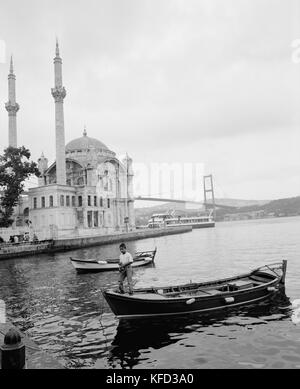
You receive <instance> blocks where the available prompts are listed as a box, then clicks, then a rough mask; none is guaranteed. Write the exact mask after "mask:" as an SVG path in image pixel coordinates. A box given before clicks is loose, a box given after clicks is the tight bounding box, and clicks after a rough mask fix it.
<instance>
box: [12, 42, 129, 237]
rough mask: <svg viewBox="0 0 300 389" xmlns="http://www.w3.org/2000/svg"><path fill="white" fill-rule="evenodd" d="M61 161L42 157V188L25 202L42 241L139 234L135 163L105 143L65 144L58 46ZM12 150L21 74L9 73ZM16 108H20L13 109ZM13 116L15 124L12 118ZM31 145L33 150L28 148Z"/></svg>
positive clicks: (56, 67) (57, 124)
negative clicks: (16, 87) (136, 228)
mask: <svg viewBox="0 0 300 389" xmlns="http://www.w3.org/2000/svg"><path fill="white" fill-rule="evenodd" d="M54 70H55V86H54V88H53V89H52V96H53V98H54V101H55V135H56V161H55V162H54V163H52V164H51V165H50V166H48V160H47V158H45V156H44V155H43V154H42V156H41V157H40V158H39V160H38V165H39V170H40V172H41V177H40V178H39V180H38V187H35V188H31V189H29V193H28V196H27V198H25V199H24V197H23V200H22V201H23V205H22V209H23V210H24V214H25V215H24V220H29V221H30V225H31V231H34V232H36V234H37V235H38V236H39V235H40V236H39V238H40V239H43V238H51V237H62V236H70V237H71V236H88V235H102V234H107V233H114V232H121V231H124V232H125V231H132V230H133V229H135V217H134V198H133V171H132V160H131V158H129V157H128V156H127V155H126V157H124V159H122V160H119V159H118V158H117V157H116V154H115V153H114V152H113V151H111V150H110V149H109V148H108V147H107V146H106V145H105V144H104V143H102V142H101V141H99V140H97V139H94V138H90V137H89V136H88V135H87V131H86V129H84V132H83V136H82V137H80V138H78V139H74V140H72V141H71V142H69V143H68V144H67V145H65V131H64V106H63V104H64V99H65V97H66V90H65V88H64V87H63V82H62V60H61V58H60V54H59V47H58V43H56V56H55V58H54ZM9 96H11V98H10V100H9V101H10V102H9V103H7V105H6V108H7V110H8V108H9V110H8V111H9V115H10V117H9V134H10V137H9V139H10V145H11V146H14V147H16V146H17V131H16V113H17V111H18V109H19V106H18V105H17V103H16V100H15V75H14V73H13V68H12V63H11V69H10V74H9ZM13 108H14V109H13ZM11 115H13V120H12V116H11ZM28 146H30V145H28Z"/></svg>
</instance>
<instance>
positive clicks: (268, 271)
mask: <svg viewBox="0 0 300 389" xmlns="http://www.w3.org/2000/svg"><path fill="white" fill-rule="evenodd" d="M286 266H287V261H282V262H280V263H275V264H271V265H265V266H262V267H260V268H258V269H255V270H253V271H251V272H249V273H247V274H242V275H240V276H236V277H232V278H226V279H221V280H216V281H210V282H202V283H189V284H185V285H176V286H166V287H151V288H142V289H134V293H133V295H128V294H120V293H119V292H118V290H106V291H103V295H104V297H105V299H106V301H107V302H108V304H109V306H110V308H111V310H112V311H113V313H114V314H115V315H116V316H117V317H118V318H127V319H128V318H140V317H153V316H167V315H182V314H188V313H195V312H211V311H217V310H220V309H225V308H228V307H239V306H243V305H247V304H253V303H259V302H260V301H262V300H264V299H267V298H269V297H271V296H272V295H274V294H275V293H276V292H277V291H278V290H279V289H280V286H284V283H285V273H286Z"/></svg>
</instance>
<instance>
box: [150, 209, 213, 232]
mask: <svg viewBox="0 0 300 389" xmlns="http://www.w3.org/2000/svg"><path fill="white" fill-rule="evenodd" d="M179 226H180V227H182V226H191V227H193V228H211V227H215V221H214V218H213V215H212V212H210V213H209V214H206V215H202V216H189V217H184V216H176V217H175V216H174V215H172V214H170V213H156V214H153V215H152V217H151V218H150V219H149V221H148V225H147V227H148V228H163V227H179Z"/></svg>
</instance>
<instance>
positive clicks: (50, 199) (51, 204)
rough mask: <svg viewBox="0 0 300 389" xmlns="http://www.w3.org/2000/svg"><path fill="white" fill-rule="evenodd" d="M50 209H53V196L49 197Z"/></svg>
mask: <svg viewBox="0 0 300 389" xmlns="http://www.w3.org/2000/svg"><path fill="white" fill-rule="evenodd" d="M49 207H50V208H52V207H53V196H49Z"/></svg>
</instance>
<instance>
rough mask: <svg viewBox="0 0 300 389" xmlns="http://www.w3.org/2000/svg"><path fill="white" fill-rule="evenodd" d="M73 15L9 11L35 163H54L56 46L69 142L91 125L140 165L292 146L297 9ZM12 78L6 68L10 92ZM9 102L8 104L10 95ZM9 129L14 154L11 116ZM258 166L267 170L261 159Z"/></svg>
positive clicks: (194, 5) (245, 0) (150, 5)
mask: <svg viewBox="0 0 300 389" xmlns="http://www.w3.org/2000/svg"><path fill="white" fill-rule="evenodd" d="M70 4H71V3H70V2H69V1H67V0H63V1H61V0H60V1H58V0H44V1H43V2H41V1H38V0H28V1H26V2H23V3H20V4H18V7H15V6H14V4H12V3H9V2H6V3H4V4H2V6H1V13H2V25H1V28H2V30H1V33H0V35H1V36H0V39H4V40H5V43H6V47H7V50H8V53H9V52H11V51H12V52H13V53H14V57H15V66H16V72H17V96H18V97H17V98H18V102H19V103H20V105H21V110H20V112H19V114H18V128H19V139H20V142H21V143H24V144H26V146H28V147H30V149H31V150H32V153H33V156H34V158H37V157H39V155H40V154H41V152H42V151H44V153H45V154H47V156H48V158H49V159H50V160H53V159H54V157H55V150H54V147H55V143H54V104H53V99H52V97H51V94H50V88H51V87H52V86H53V63H52V60H53V56H54V44H55V36H58V37H59V41H60V46H61V54H62V57H63V72H64V84H65V86H66V89H67V98H66V100H65V122H66V140H67V141H69V140H71V139H73V138H76V137H79V136H81V134H82V131H83V126H84V124H86V125H87V129H88V133H89V135H90V136H92V137H95V138H99V139H100V140H102V141H103V142H104V143H105V144H107V145H108V146H109V147H111V148H112V149H113V150H116V151H118V152H124V151H128V152H129V153H130V154H131V155H133V156H137V158H139V156H140V155H141V152H140V150H142V149H144V150H145V152H144V155H145V156H146V155H148V152H149V153H150V152H152V153H153V154H155V150H159V153H160V154H161V155H168V158H170V160H174V159H175V158H174V155H172V150H173V149H174V150H181V153H182V154H183V156H181V158H183V159H184V158H185V159H187V160H188V158H190V155H191V150H193V153H195V152H196V151H195V147H194V145H195V144H197V145H198V144H201V143H202V144H210V142H216V143H217V144H218V145H220V146H218V147H220V149H222V145H223V148H224V147H226V148H227V149H229V150H231V154H233V146H230V145H231V144H235V146H234V147H240V148H242V147H243V141H244V140H243V139H245V138H243V136H244V137H247V136H248V135H249V136H252V137H253V139H255V140H256V141H257V142H262V143H263V144H264V145H265V147H268V144H270V143H272V138H273V137H274V136H275V137H277V135H276V134H279V133H280V137H281V142H283V143H284V142H285V143H287V142H288V136H287V134H292V133H293V131H294V125H295V123H294V122H293V121H295V120H296V124H297V123H298V124H300V120H299V118H297V117H296V116H295V112H296V111H298V109H297V106H298V101H299V100H298V98H299V92H298V88H295V85H296V84H297V80H298V78H297V77H298V75H297V74H298V73H299V68H298V67H297V66H294V65H293V64H292V62H291V59H290V57H291V52H290V50H291V48H290V43H291V41H292V40H293V39H295V38H297V37H295V36H294V35H293V34H294V33H295V30H294V29H293V28H292V23H294V22H293V13H295V12H294V8H293V6H292V5H293V3H292V0H291V1H289V2H287V3H286V2H285V3H283V2H282V0H238V1H237V0H227V1H226V2H224V1H223V0H201V1H199V0H126V1H124V0H85V1H83V0H76V2H72V5H70ZM7 70H8V69H7V64H5V65H4V64H0V82H1V84H2V85H4V86H5V85H6V83H7ZM0 100H1V101H2V102H3V103H4V102H5V101H6V100H7V91H6V88H1V90H0ZM0 126H1V128H2V129H3V130H2V135H3V136H2V137H1V140H2V142H1V146H2V147H4V145H5V144H6V143H7V131H6V130H5V129H6V128H7V113H6V112H5V110H4V109H2V111H1V112H0ZM274 134H275V135H274ZM234 139H237V140H238V141H239V142H240V143H236V142H235V141H234V142H231V141H232V140H234ZM267 139H268V140H267ZM146 149H147V150H146ZM148 150H149V151H148ZM270 153H272V150H270ZM229 154H230V152H229ZM147 158H148V157H147ZM149 158H150V157H149ZM206 158H209V155H206ZM216 158H218V156H216ZM228 158H229V160H230V158H233V157H230V155H229V156H228ZM259 158H260V161H259V164H260V166H262V167H263V166H264V158H265V156H264V155H263V153H261V154H260V156H259ZM209 159H210V158H209ZM246 160H247V163H249V160H248V159H246ZM201 162H205V161H203V160H202V157H201ZM232 164H233V161H232ZM221 165H222V164H218V163H215V164H214V167H215V169H216V174H218V172H222V174H223V173H224V174H230V173H229V171H228V172H226V171H224V170H222V166H221ZM245 166H246V163H245ZM282 169H283V170H284V167H282ZM266 173H267V172H266ZM250 175H251V174H250V172H249V180H250ZM266 186H267V184H266ZM296 189H297V188H296V187H295V190H296Z"/></svg>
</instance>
